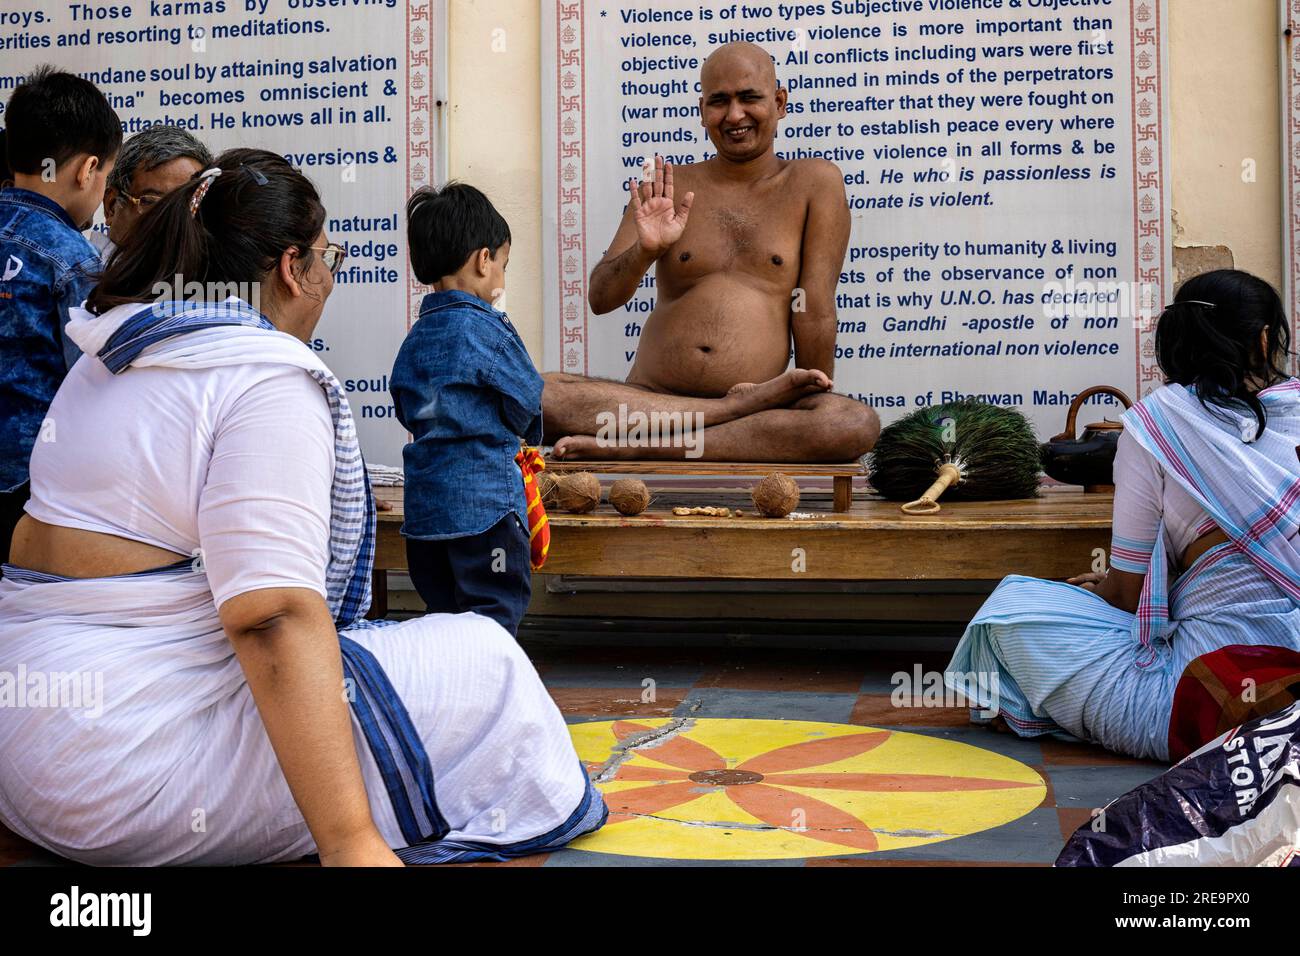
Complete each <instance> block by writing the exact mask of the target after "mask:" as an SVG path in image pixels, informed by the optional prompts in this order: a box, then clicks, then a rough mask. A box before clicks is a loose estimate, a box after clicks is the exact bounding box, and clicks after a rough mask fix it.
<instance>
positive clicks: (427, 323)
mask: <svg viewBox="0 0 1300 956" xmlns="http://www.w3.org/2000/svg"><path fill="white" fill-rule="evenodd" d="M390 391H391V392H392V395H393V404H394V406H395V407H396V410H397V418H398V420H399V421H400V422H401V423H402V424H403V425H404V426H405V427H406V429H407V431H409V432H410V433H411V436H412V439H413V440H412V441H411V442H410V443H409V444H408V445H407V446H406V448H405V449H404V450H403V453H402V459H403V464H404V466H405V471H406V523H405V524H403V525H402V534H403V535H405V536H406V537H408V538H419V539H421V540H425V541H437V540H442V539H445V538H463V537H468V536H469V535H475V534H482V533H483V532H484V531H487V530H488V529H489V528H491V527H492V526H493V525H494V524H496V523H497V522H498V521H500V520H501V519H502V518H503V517H505V516H506V515H508V514H511V513H513V514H514V515H515V516H516V517H518V519H519V521H520V523H521V524H522V525H523V527H525V528H527V527H528V506H527V504H526V503H525V501H524V481H523V475H522V473H521V472H520V470H519V466H518V465H517V464H515V455H516V454H518V452H519V444H520V441H521V440H522V441H524V442H526V443H527V444H529V445H536V444H539V443H540V442H541V440H542V377H541V375H539V374H538V372H537V369H536V368H535V367H534V366H533V360H532V359H531V358H529V356H528V350H527V349H526V348H525V347H524V343H523V340H522V339H521V338H520V337H519V333H518V332H516V331H515V327H514V326H513V325H511V324H510V320H509V319H507V318H506V314H505V313H504V312H500V311H498V310H497V309H494V308H492V306H490V305H488V304H487V303H486V302H484V301H483V300H482V299H479V298H478V297H476V296H473V295H470V294H468V293H465V292H458V291H450V292H434V293H432V294H430V295H428V296H425V299H424V302H423V303H422V304H421V306H420V319H419V321H418V322H416V323H415V325H414V326H413V327H412V328H411V331H410V333H409V334H408V335H407V337H406V341H405V342H403V343H402V347H401V349H400V350H399V351H398V353H397V361H396V363H395V364H394V365H393V374H392V377H391V379H390Z"/></svg>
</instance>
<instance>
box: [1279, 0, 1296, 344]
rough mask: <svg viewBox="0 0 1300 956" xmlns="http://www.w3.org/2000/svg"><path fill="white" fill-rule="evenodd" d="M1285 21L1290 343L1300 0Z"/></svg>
mask: <svg viewBox="0 0 1300 956" xmlns="http://www.w3.org/2000/svg"><path fill="white" fill-rule="evenodd" d="M1283 17H1284V19H1285V30H1286V33H1285V34H1284V37H1283V39H1284V42H1285V44H1286V46H1285V51H1286V52H1285V55H1286V61H1285V63H1284V65H1283V69H1285V70H1286V117H1285V122H1286V155H1285V157H1284V160H1283V165H1284V168H1285V169H1286V183H1285V185H1284V189H1285V196H1284V197H1283V199H1284V202H1285V206H1284V214H1285V216H1286V220H1285V224H1284V225H1283V232H1284V234H1285V238H1286V263H1285V272H1286V279H1287V286H1288V288H1287V290H1286V295H1287V299H1288V302H1289V304H1290V307H1291V309H1290V311H1291V341H1292V343H1293V346H1294V343H1295V342H1296V340H1297V330H1300V320H1298V316H1300V263H1297V262H1296V249H1297V247H1298V246H1300V241H1298V240H1300V190H1298V189H1297V187H1300V144H1297V137H1300V99H1298V98H1297V95H1296V94H1297V87H1300V43H1296V35H1297V31H1300V0H1290V3H1289V4H1287V6H1286V8H1285V9H1284V11H1283Z"/></svg>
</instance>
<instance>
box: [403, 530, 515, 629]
mask: <svg viewBox="0 0 1300 956" xmlns="http://www.w3.org/2000/svg"><path fill="white" fill-rule="evenodd" d="M406 562H407V566H408V570H409V572H410V575H411V583H412V584H414V585H415V589H416V590H417V591H418V592H419V593H420V597H422V598H423V599H424V603H425V605H426V607H427V608H428V611H429V613H431V614H434V613H438V612H446V613H448V614H461V613H463V612H465V611H474V612H476V613H478V614H482V615H483V616H484V617H490V618H492V620H494V621H496V622H497V623H498V624H500V625H501V626H502V627H504V628H505V629H506V630H507V631H509V632H510V633H511V634H513V635H516V636H517V635H518V633H519V621H520V620H521V619H522V618H523V616H524V612H525V611H527V610H528V600H529V598H530V597H532V593H533V583H532V569H531V566H530V564H529V546H528V532H527V531H525V530H524V528H523V527H522V526H521V525H520V523H519V519H518V518H516V517H515V516H514V514H513V513H511V514H508V515H506V516H505V517H504V518H502V519H501V520H500V521H498V522H497V523H496V524H494V525H493V526H492V527H491V528H489V529H488V530H487V531H484V532H483V533H482V534H474V535H469V536H467V537H464V538H444V539H442V540H440V541H421V540H419V539H418V538H407V539H406Z"/></svg>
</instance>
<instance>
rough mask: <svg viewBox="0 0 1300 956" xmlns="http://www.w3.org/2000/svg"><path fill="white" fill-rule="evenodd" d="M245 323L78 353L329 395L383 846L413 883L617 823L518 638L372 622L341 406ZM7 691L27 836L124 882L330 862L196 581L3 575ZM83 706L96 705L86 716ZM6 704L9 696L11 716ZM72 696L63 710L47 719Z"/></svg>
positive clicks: (126, 320)
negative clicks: (320, 855) (279, 368)
mask: <svg viewBox="0 0 1300 956" xmlns="http://www.w3.org/2000/svg"><path fill="white" fill-rule="evenodd" d="M241 306H242V303H240V304H237V306H236V307H233V308H231V307H227V308H225V309H224V311H225V312H227V313H228V312H231V311H234V312H236V313H238V314H236V315H235V316H234V317H233V319H232V318H230V316H229V315H224V316H223V315H218V314H217V311H218V310H216V309H208V310H207V311H204V310H194V309H187V308H184V307H178V308H171V309H168V308H167V307H165V306H164V307H160V308H158V309H156V310H154V311H153V314H147V313H149V312H150V310H144V311H141V310H131V309H126V310H114V311H113V312H111V313H108V314H107V315H105V316H103V317H101V318H99V319H91V318H89V317H83V318H82V319H80V320H78V321H76V322H74V323H71V324H70V325H69V332H70V334H72V335H73V337H74V338H78V344H81V345H82V348H83V350H84V351H85V352H86V358H85V359H83V361H99V360H103V361H105V364H106V365H107V366H108V367H109V368H110V369H111V370H113V371H115V372H125V371H127V370H128V369H129V368H130V367H132V365H137V366H144V365H146V364H147V365H151V366H153V367H155V368H175V369H177V370H184V369H192V368H196V367H198V368H202V367H210V366H211V365H212V364H213V363H219V362H226V363H235V362H239V361H244V360H247V356H248V355H250V354H256V355H257V356H258V359H259V361H282V362H284V363H285V364H289V365H293V366H296V367H299V368H303V369H304V370H306V371H308V372H309V373H310V374H312V376H313V377H314V378H316V379H317V381H318V382H320V384H321V387H322V388H323V389H325V390H326V394H327V397H329V399H330V406H331V411H332V414H333V416H334V420H335V426H336V445H337V450H338V454H337V462H338V472H337V473H336V476H335V495H334V502H333V514H332V517H331V522H330V525H331V529H332V530H331V557H330V568H329V569H328V574H327V575H326V577H327V584H328V590H329V599H328V603H329V605H330V608H331V611H332V612H333V613H335V615H336V616H337V617H338V620H339V626H340V630H339V636H340V643H341V648H342V653H343V656H344V662H345V674H346V675H347V678H348V681H347V684H348V690H347V694H348V697H349V699H350V701H351V704H352V715H353V737H354V741H355V745H356V748H357V753H358V757H359V758H360V761H361V767H362V773H363V776H364V779H365V784H366V791H367V794H368V796H369V800H370V805H371V811H372V814H373V816H374V818H375V822H376V824H377V826H378V828H379V831H380V833H381V834H382V835H383V837H384V838H385V840H387V841H388V843H389V845H390V846H392V847H394V849H396V850H397V851H398V853H399V855H400V856H402V857H403V858H404V859H406V860H407V861H408V862H446V861H462V860H474V859H507V858H510V857H513V856H519V855H523V854H527V853H533V852H541V851H545V850H548V849H553V848H555V847H558V846H561V845H563V844H564V843H566V842H568V841H569V840H571V839H573V838H574V837H576V836H578V835H579V834H581V833H584V832H587V831H589V830H592V829H595V828H597V827H599V826H600V825H601V824H602V823H603V821H604V819H605V815H606V810H605V806H604V803H603V801H602V800H601V798H600V796H599V794H598V793H597V792H596V791H595V789H594V787H593V786H592V785H591V784H590V782H589V781H588V779H587V776H586V773H585V771H584V770H583V769H582V767H581V765H580V764H579V761H578V757H577V755H576V753H575V751H574V749H573V745H572V743H571V741H570V739H569V735H568V732H567V728H566V727H565V724H564V721H563V718H562V717H561V716H560V714H559V712H558V710H557V709H556V707H555V705H554V704H553V702H552V701H551V700H550V698H549V696H548V695H547V693H546V690H545V688H544V687H543V686H542V683H541V681H540V679H539V678H538V676H537V673H536V671H535V670H534V668H533V667H532V665H531V663H530V662H529V661H528V659H527V657H526V656H525V655H524V654H523V652H522V650H521V649H520V648H519V647H518V645H517V644H516V643H515V642H514V640H513V639H511V638H510V636H509V635H508V634H506V632H505V631H504V630H502V629H501V628H500V627H499V626H498V625H497V624H495V623H494V622H492V621H489V620H487V619H485V618H481V617H479V616H477V615H473V614H465V615H430V616H427V617H424V618H420V619H418V620H413V621H409V622H406V623H402V624H388V625H387V626H382V625H378V626H377V625H374V624H370V623H367V622H365V621H362V620H360V616H361V615H362V614H363V613H364V611H365V607H366V605H368V603H369V593H368V579H369V573H370V561H371V556H372V555H373V533H374V532H373V529H374V521H373V513H372V512H371V511H370V509H369V489H368V485H367V483H366V481H365V475H364V468H363V466H362V465H361V461H360V455H359V453H358V452H357V449H356V438H355V431H354V430H353V429H352V423H351V413H350V411H349V410H348V409H347V402H346V398H344V397H343V394H342V390H341V388H339V386H338V383H337V381H335V380H334V378H333V376H332V375H331V374H330V373H329V371H328V370H327V369H326V368H325V367H324V366H323V365H322V364H321V363H320V362H319V360H317V359H316V358H315V356H314V355H313V354H312V353H311V352H310V350H309V349H307V348H306V347H305V346H304V345H303V344H302V343H300V342H297V340H294V339H291V338H290V337H288V336H284V335H282V334H280V333H278V332H274V331H272V330H270V329H268V328H267V327H266V326H265V325H264V322H263V320H261V319H260V316H257V315H256V313H251V310H248V309H247V307H242V308H240V307H241ZM119 313H120V314H119ZM78 323H80V324H78ZM115 365H116V366H117V367H116V368H114V366H115ZM67 412H73V413H75V409H72V410H65V413H67ZM137 427H142V428H147V427H148V422H140V423H138V424H137ZM360 494H364V495H365V496H366V497H365V498H364V499H362V498H361V497H360ZM3 674H8V675H11V676H12V677H13V678H14V679H13V680H11V681H10V682H9V692H10V693H11V694H15V695H21V697H22V699H21V700H19V699H18V697H17V696H15V697H14V699H13V700H12V701H11V702H10V705H9V706H4V707H0V821H3V822H4V823H5V824H6V825H7V826H9V827H10V828H11V829H12V830H14V831H15V832H17V833H18V834H20V835H21V836H23V837H25V838H27V839H29V840H31V841H32V842H34V843H37V844H39V845H41V846H44V847H46V848H47V849H49V850H51V851H52V852H55V853H58V854H60V855H63V856H66V857H68V858H70V859H73V860H77V861H80V862H84V863H92V864H107V865H155V864H186V863H198V864H218V865H220V864H239V863H260V862H271V861H276V860H289V859H295V858H298V857H301V856H304V855H307V854H310V853H312V852H314V850H315V846H314V843H313V841H312V838H311V834H310V833H309V832H308V830H307V827H306V823H305V822H304V820H303V818H302V815H301V813H300V812H299V810H298V808H297V805H296V804H295V802H294V800H293V798H292V795H291V794H290V793H289V789H288V786H287V783H286V782H285V780H284V776H283V773H282V772H281V770H280V767H279V763H278V762H277V760H276V757H275V754H274V752H273V751H272V749H271V745H270V740H269V738H268V737H267V735H266V731H265V728H264V726H263V724H262V721H261V718H260V715H259V714H258V711H257V708H256V705H255V703H254V702H253V699H252V695H251V693H250V691H249V688H248V684H247V682H246V680H245V679H244V675H243V672H242V670H241V668H240V666H239V663H238V661H237V659H236V658H235V656H234V652H233V648H232V647H231V645H230V642H229V640H227V638H226V637H225V634H224V632H223V630H222V628H221V624H220V621H219V619H218V616H217V608H216V606H215V604H214V601H213V596H212V590H211V587H210V585H209V583H208V580H207V576H206V574H205V572H204V570H203V567H202V563H201V562H190V561H185V562H182V563H180V564H178V565H176V566H173V567H170V568H163V569H159V570H157V571H151V572H147V573H144V574H137V575H129V576H124V577H116V578H100V579H89V580H70V579H66V578H61V577H57V576H53V575H46V574H40V573H36V572H32V571H28V570H25V569H22V568H11V567H6V569H5V575H4V578H3V580H0V675H3ZM19 675H21V676H22V678H23V679H22V682H21V684H22V686H21V687H20V686H19V681H18V680H17V678H18V676H19ZM58 675H88V680H86V681H80V682H77V681H62V682H60V681H59V680H57V676H58ZM42 685H44V690H45V692H44V693H38V692H39V691H40V690H41V688H42ZM56 685H57V686H56ZM73 687H85V688H88V689H89V690H90V693H89V695H84V694H83V699H81V700H79V701H74V700H72V699H71V698H70V697H67V692H68V691H69V690H70V689H71V688H73ZM5 688H6V685H5V682H4V680H3V678H2V677H0V697H2V696H3V694H4V693H5ZM95 688H99V691H98V692H96V690H95ZM60 690H61V691H63V692H64V699H62V700H52V699H51V697H58V696H59V694H58V692H59V691H60ZM0 702H3V701H2V700H0Z"/></svg>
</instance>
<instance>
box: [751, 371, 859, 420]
mask: <svg viewBox="0 0 1300 956" xmlns="http://www.w3.org/2000/svg"><path fill="white" fill-rule="evenodd" d="M833 385H834V383H833V382H832V381H831V379H830V376H829V375H827V374H826V373H825V372H820V371H818V370H817V369H815V368H814V369H805V368H792V369H790V370H789V371H788V372H783V373H782V374H780V375H778V376H777V377H776V378H773V379H769V380H768V381H766V382H741V383H740V384H738V385H733V386H732V387H731V388H730V389H728V390H727V398H734V399H737V400H739V401H740V402H742V403H743V404H744V405H745V406H746V408H745V410H744V412H743V414H745V415H752V414H753V413H754V412H762V411H766V410H767V409H769V408H784V407H786V406H787V405H791V404H793V403H794V402H797V401H798V400H799V399H801V398H803V397H804V396H805V395H813V394H816V393H817V392H829V391H830V390H831V387H832V386H833Z"/></svg>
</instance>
